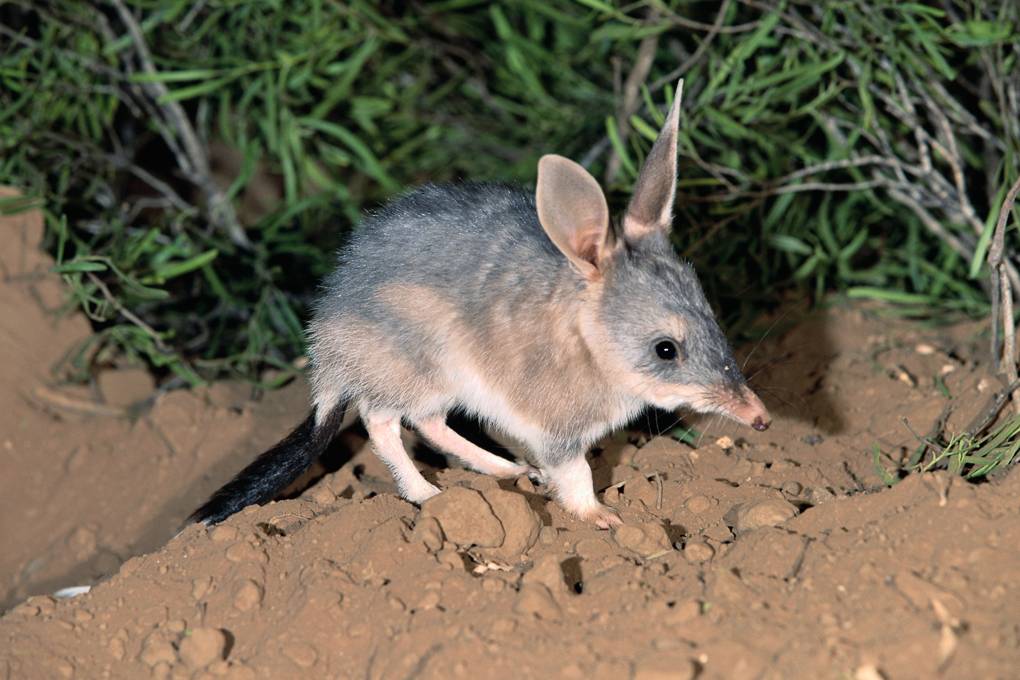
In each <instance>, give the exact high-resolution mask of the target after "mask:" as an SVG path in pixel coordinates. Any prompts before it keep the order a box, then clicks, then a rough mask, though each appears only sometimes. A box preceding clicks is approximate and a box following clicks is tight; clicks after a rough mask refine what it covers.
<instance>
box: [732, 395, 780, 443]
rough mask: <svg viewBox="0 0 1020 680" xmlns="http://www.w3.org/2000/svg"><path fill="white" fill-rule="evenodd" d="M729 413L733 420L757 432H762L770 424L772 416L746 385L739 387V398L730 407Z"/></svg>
mask: <svg viewBox="0 0 1020 680" xmlns="http://www.w3.org/2000/svg"><path fill="white" fill-rule="evenodd" d="M730 415H731V417H732V418H733V419H734V420H738V421H740V422H741V423H743V424H744V425H747V426H749V427H751V428H753V429H755V430H757V431H758V432H764V431H765V430H767V429H769V425H771V424H772V418H771V417H770V416H769V412H768V409H766V408H765V404H763V403H761V399H759V398H758V395H757V394H755V393H754V392H752V391H751V389H750V388H749V387H746V386H744V387H741V388H740V399H739V401H737V403H735V404H734V405H733V406H731V407H730Z"/></svg>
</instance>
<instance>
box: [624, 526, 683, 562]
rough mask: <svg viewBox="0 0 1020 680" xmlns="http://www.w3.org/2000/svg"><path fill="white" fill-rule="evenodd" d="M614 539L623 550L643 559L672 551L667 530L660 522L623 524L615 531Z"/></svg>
mask: <svg viewBox="0 0 1020 680" xmlns="http://www.w3.org/2000/svg"><path fill="white" fill-rule="evenodd" d="M613 538H614V539H615V540H616V543H617V544H618V545H619V546H620V547H621V548H626V549H627V550H630V551H632V552H635V553H637V554H638V555H640V556H641V557H651V556H652V555H656V554H659V553H664V552H669V551H670V550H671V549H672V547H671V545H670V542H669V536H668V535H667V534H666V530H665V529H664V528H663V527H662V525H661V524H659V523H658V522H638V523H633V524H622V525H620V526H618V527H616V528H615V529H613Z"/></svg>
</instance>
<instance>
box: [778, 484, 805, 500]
mask: <svg viewBox="0 0 1020 680" xmlns="http://www.w3.org/2000/svg"><path fill="white" fill-rule="evenodd" d="M779 490H780V491H782V492H783V495H785V496H792V497H794V498H796V497H797V496H799V495H800V493H801V491H803V490H804V487H803V486H801V485H800V484H799V483H798V482H794V481H793V480H787V481H785V482H783V485H782V486H781V487H779Z"/></svg>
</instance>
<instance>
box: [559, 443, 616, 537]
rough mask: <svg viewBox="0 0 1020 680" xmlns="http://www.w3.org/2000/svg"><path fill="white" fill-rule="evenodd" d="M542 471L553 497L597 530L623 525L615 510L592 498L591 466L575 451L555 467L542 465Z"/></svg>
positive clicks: (593, 491) (582, 455) (593, 489)
mask: <svg viewBox="0 0 1020 680" xmlns="http://www.w3.org/2000/svg"><path fill="white" fill-rule="evenodd" d="M542 472H543V474H544V475H545V478H546V481H547V482H548V483H549V485H550V487H552V493H553V497H554V498H555V499H556V500H557V501H558V502H559V504H560V505H562V506H563V507H564V508H566V509H567V510H568V511H569V512H571V513H572V514H574V515H576V516H577V517H578V518H579V519H582V520H584V521H586V522H592V523H594V524H595V526H597V527H599V528H600V529H608V528H610V527H614V526H619V525H620V524H623V522H622V521H621V520H620V516H619V515H617V514H616V512H615V511H614V510H613V509H612V508H609V507H607V506H605V505H603V504H602V503H599V502H598V500H597V499H596V498H595V487H594V485H593V484H592V479H591V467H590V466H589V465H588V461H587V460H585V458H584V453H579V454H577V455H575V456H573V457H572V458H569V459H567V460H566V461H565V462H563V463H559V464H557V465H555V466H544V467H543V468H542Z"/></svg>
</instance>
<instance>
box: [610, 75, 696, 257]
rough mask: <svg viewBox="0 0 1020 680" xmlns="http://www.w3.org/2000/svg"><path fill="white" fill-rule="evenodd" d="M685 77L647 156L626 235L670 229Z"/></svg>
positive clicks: (626, 223)
mask: <svg viewBox="0 0 1020 680" xmlns="http://www.w3.org/2000/svg"><path fill="white" fill-rule="evenodd" d="M683 93H684V81H683V80H681V81H680V82H679V83H678V84H677V87H676V96H675V97H674V98H673V106H672V108H670V110H669V115H668V116H666V122H665V123H663V125H662V130H661V131H660V132H659V137H658V138H657V139H656V140H655V144H653V145H652V150H651V151H649V152H648V157H647V158H645V165H644V167H643V168H641V174H640V175H638V179H637V183H636V184H635V185H634V195H633V196H632V197H631V199H630V205H629V206H628V207H627V212H626V214H625V215H624V217H623V233H624V236H625V237H626V238H630V239H636V238H641V237H642V236H645V235H647V234H650V233H652V232H654V231H669V228H670V226H671V225H672V223H673V198H674V197H675V196H676V138H677V128H678V126H679V120H680V102H681V100H682V99H683Z"/></svg>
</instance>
